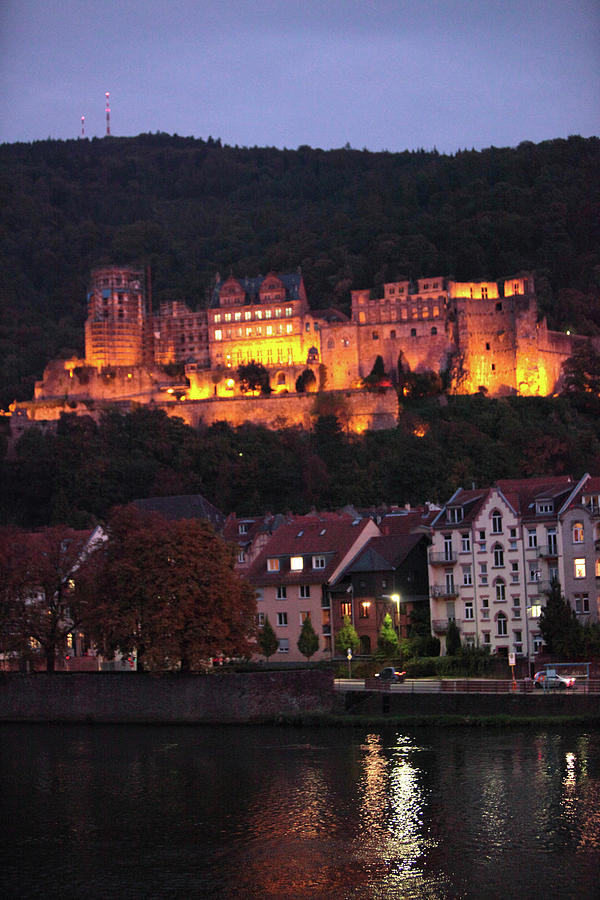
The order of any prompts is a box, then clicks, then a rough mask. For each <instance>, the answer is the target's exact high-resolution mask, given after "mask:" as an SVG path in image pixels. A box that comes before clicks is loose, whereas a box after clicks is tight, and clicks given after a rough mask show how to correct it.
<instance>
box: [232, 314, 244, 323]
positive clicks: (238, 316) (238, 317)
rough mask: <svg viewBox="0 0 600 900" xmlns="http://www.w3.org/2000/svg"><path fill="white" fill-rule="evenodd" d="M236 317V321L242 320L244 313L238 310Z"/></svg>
mask: <svg viewBox="0 0 600 900" xmlns="http://www.w3.org/2000/svg"><path fill="white" fill-rule="evenodd" d="M234 318H235V321H236V322H241V321H242V314H241V312H236V313H235V314H234Z"/></svg>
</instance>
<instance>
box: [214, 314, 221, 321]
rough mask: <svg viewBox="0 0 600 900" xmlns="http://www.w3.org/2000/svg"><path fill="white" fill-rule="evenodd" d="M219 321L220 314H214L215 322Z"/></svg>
mask: <svg viewBox="0 0 600 900" xmlns="http://www.w3.org/2000/svg"><path fill="white" fill-rule="evenodd" d="M220 321H221V313H215V322H220Z"/></svg>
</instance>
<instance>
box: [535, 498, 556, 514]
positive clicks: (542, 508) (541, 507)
mask: <svg viewBox="0 0 600 900" xmlns="http://www.w3.org/2000/svg"><path fill="white" fill-rule="evenodd" d="M535 511H536V513H537V514H538V516H542V515H544V514H546V513H553V512H554V503H553V502H552V500H542V501H540V502H539V503H537V504H536V509H535Z"/></svg>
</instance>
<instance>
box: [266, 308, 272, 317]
mask: <svg viewBox="0 0 600 900" xmlns="http://www.w3.org/2000/svg"><path fill="white" fill-rule="evenodd" d="M270 318H271V310H270V309H265V319H270Z"/></svg>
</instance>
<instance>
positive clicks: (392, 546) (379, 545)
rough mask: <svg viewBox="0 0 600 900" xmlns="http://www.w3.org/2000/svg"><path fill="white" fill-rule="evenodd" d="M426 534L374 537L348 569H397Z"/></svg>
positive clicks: (378, 570)
mask: <svg viewBox="0 0 600 900" xmlns="http://www.w3.org/2000/svg"><path fill="white" fill-rule="evenodd" d="M421 541H427V537H426V535H424V534H418V533H417V534H384V535H382V536H381V537H372V538H371V539H370V540H369V541H368V543H367V544H365V546H364V547H363V549H362V550H361V551H360V552H359V554H358V556H356V557H355V559H354V560H353V561H352V562H351V564H350V565H349V566H348V568H347V569H346V573H347V574H352V573H354V572H390V571H391V570H393V569H397V568H398V567H399V566H400V565H401V564H402V563H403V562H404V560H405V559H406V557H407V556H408V555H409V553H410V552H411V551H412V550H414V548H415V547H416V546H417V545H418V544H419V543H420V542H421Z"/></svg>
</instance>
